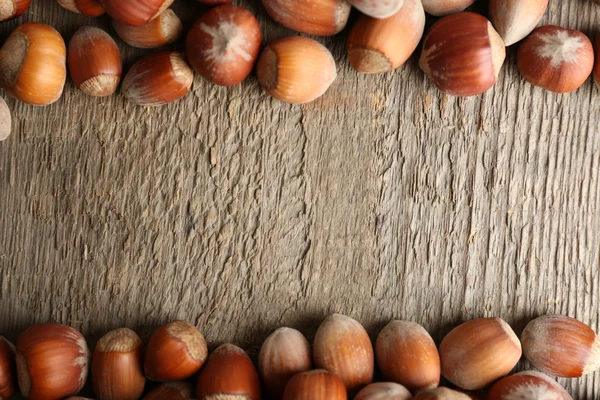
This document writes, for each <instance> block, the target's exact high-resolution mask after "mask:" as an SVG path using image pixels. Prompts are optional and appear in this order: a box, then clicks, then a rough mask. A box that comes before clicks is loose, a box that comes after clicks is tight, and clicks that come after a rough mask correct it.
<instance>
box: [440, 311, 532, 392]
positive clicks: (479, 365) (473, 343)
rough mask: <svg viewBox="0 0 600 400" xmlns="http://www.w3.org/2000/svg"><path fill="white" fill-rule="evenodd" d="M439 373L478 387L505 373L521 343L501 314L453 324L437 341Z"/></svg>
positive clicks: (466, 386)
mask: <svg viewBox="0 0 600 400" xmlns="http://www.w3.org/2000/svg"><path fill="white" fill-rule="evenodd" d="M440 358H441V361H442V375H443V376H444V377H445V378H446V379H448V380H449V381H450V382H452V383H453V384H455V385H456V386H458V387H460V388H463V389H467V390H477V389H481V388H483V387H485V386H487V385H489V384H491V383H492V382H494V381H495V380H497V379H498V378H501V377H503V376H505V375H506V374H508V373H509V372H510V371H511V370H512V369H513V368H514V366H515V365H517V362H518V361H519V358H521V343H520V342H519V338H518V337H517V335H515V333H514V332H513V330H512V329H511V327H510V326H509V325H508V324H507V323H506V322H504V321H503V320H502V319H500V318H480V319H475V320H472V321H468V322H465V323H464V324H462V325H459V326H457V327H456V328H454V329H453V330H452V331H451V332H450V333H449V334H448V335H447V336H446V337H445V338H444V340H442V343H441V345H440Z"/></svg>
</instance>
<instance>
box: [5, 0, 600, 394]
mask: <svg viewBox="0 0 600 400" xmlns="http://www.w3.org/2000/svg"><path fill="white" fill-rule="evenodd" d="M192 3H193V2H185V1H178V2H176V4H175V6H174V9H175V11H176V12H177V13H178V14H179V15H181V16H183V20H184V24H185V26H186V28H189V27H190V26H191V24H192V23H193V21H194V19H195V18H196V17H197V16H198V15H200V14H201V12H202V11H203V8H202V7H200V6H198V5H196V4H192ZM241 4H242V5H243V6H245V7H246V8H248V9H250V10H251V11H252V12H254V13H255V14H256V15H258V17H259V20H260V23H261V27H262V28H263V30H264V36H265V40H270V39H273V38H276V37H280V36H283V35H288V34H291V31H289V30H286V29H283V28H279V27H276V25H275V24H274V23H273V22H272V21H271V20H269V19H268V17H267V16H266V13H265V12H264V10H263V8H262V6H261V5H260V3H259V2H258V1H252V2H251V1H242V2H241ZM353 18H354V17H353ZM24 21H43V22H47V23H49V24H51V25H53V26H55V27H56V28H57V29H58V30H59V31H60V32H61V33H62V34H63V35H64V36H65V38H67V39H69V38H70V37H71V35H72V34H73V33H74V32H75V30H76V29H77V27H79V26H81V25H83V24H93V25H97V26H100V27H104V28H105V29H107V30H109V31H110V32H111V33H113V34H114V31H113V30H112V29H111V27H110V21H109V20H108V19H107V18H106V17H103V18H100V19H97V20H92V19H89V18H86V17H83V16H79V15H76V14H72V13H69V12H67V11H65V10H62V9H60V8H59V7H58V6H57V5H56V4H54V2H53V1H35V2H34V3H33V4H32V7H31V9H30V11H29V12H28V13H27V14H26V15H25V16H23V17H21V18H19V19H18V20H16V21H11V22H6V23H3V24H1V25H0V36H1V37H2V39H5V38H6V37H7V36H8V34H9V33H10V31H11V30H12V29H14V28H15V27H16V26H17V25H18V24H20V23H22V22H24ZM543 23H545V24H549V23H552V24H559V25H562V26H566V27H570V28H577V29H580V30H582V31H584V32H585V33H587V34H589V35H590V36H591V35H593V34H595V33H597V31H598V28H599V26H600V7H598V6H595V5H594V4H593V3H592V2H591V1H584V0H568V1H562V2H561V1H551V4H550V8H549V10H548V12H547V13H546V15H545V17H544V19H543ZM347 33H348V29H346V31H344V32H342V34H341V35H339V36H338V37H335V38H319V39H318V40H319V41H320V42H321V43H323V44H325V45H326V46H327V47H328V48H330V49H331V50H332V52H333V54H334V56H335V58H336V61H337V62H338V66H339V77H338V79H337V81H336V82H335V83H334V85H333V86H332V87H331V89H330V90H329V91H328V93H327V94H326V95H325V96H324V97H323V98H321V99H320V100H318V101H316V102H314V103H312V104H308V105H304V106H290V105H286V104H283V103H281V102H278V101H276V100H274V99H272V98H269V97H268V96H266V95H265V94H263V93H262V92H261V90H260V88H259V87H258V84H257V82H256V79H255V78H254V77H251V78H250V79H248V80H247V81H246V82H245V83H243V84H242V85H241V86H238V87H234V88H229V89H225V88H218V87H215V86H212V85H210V84H208V83H207V82H206V81H204V80H203V79H201V78H200V77H196V81H195V83H194V88H193V92H192V93H190V94H189V95H188V96H187V97H186V98H185V99H184V100H183V101H180V102H177V103H175V104H170V105H168V106H165V107H162V108H154V109H150V108H140V107H137V106H134V105H133V104H131V103H128V102H127V101H126V100H125V99H124V98H123V97H122V96H121V95H117V96H114V97H111V98H106V99H91V98H87V97H85V96H84V95H83V94H82V93H80V92H77V91H76V90H75V89H74V87H73V85H72V83H70V82H69V83H68V84H67V88H66V91H65V94H64V96H63V98H62V99H61V100H60V101H59V102H58V103H56V104H54V105H52V106H49V107H46V108H36V107H32V106H28V105H25V104H22V103H18V102H16V101H14V100H8V103H9V106H10V108H11V109H12V110H13V118H14V132H13V135H12V136H11V137H10V138H9V139H8V140H7V141H4V142H2V143H0V271H1V273H0V288H1V289H0V290H1V291H0V304H1V308H0V309H1V310H2V313H0V329H1V332H0V333H2V334H5V335H6V336H7V337H8V338H10V339H15V338H16V336H17V334H18V333H19V332H20V331H22V330H23V329H24V328H25V327H27V326H29V325H31V324H34V323H38V322H45V321H56V322H62V323H66V324H69V325H72V326H74V327H76V328H78V329H81V330H82V331H83V332H84V334H85V335H87V337H89V338H90V343H91V344H92V345H93V343H95V340H96V339H97V338H99V337H100V336H101V335H102V334H104V333H105V332H106V331H107V330H109V329H111V328H116V327H121V326H128V327H132V328H134V329H136V330H137V331H138V332H139V333H140V334H142V335H143V336H145V337H147V336H148V334H149V333H150V332H151V331H152V330H153V329H154V327H156V325H159V324H161V323H162V322H165V321H167V320H169V319H174V318H181V319H186V320H188V321H191V322H193V323H195V324H197V326H199V327H200V328H201V330H202V331H203V332H204V333H205V335H206V337H207V340H208V341H209V343H210V344H211V346H215V345H217V344H219V343H223V342H234V343H236V344H239V345H241V346H243V347H245V348H246V349H247V350H249V351H250V352H251V353H253V354H255V353H256V350H257V349H258V346H260V344H261V342H262V340H263V339H264V338H265V337H266V336H267V335H268V334H269V333H270V332H271V331H272V330H273V329H274V328H276V327H278V326H282V325H288V326H292V327H296V328H299V329H301V330H302V331H303V332H304V333H305V334H307V335H308V336H309V338H312V335H313V334H314V331H315V329H316V327H317V326H318V324H319V323H320V321H321V320H322V319H323V318H324V316H325V315H327V314H328V313H330V312H332V311H336V312H341V313H344V314H348V315H350V316H352V317H354V318H356V319H358V320H359V321H361V322H362V323H364V324H365V326H366V327H367V329H368V330H369V332H370V333H371V334H372V335H373V337H375V335H376V334H377V333H378V331H379V329H380V328H381V327H382V326H383V325H384V324H385V323H387V322H388V321H389V320H390V319H392V318H398V319H409V320H415V321H419V322H421V323H422V324H423V325H424V326H425V327H426V328H427V329H428V330H429V331H430V332H431V333H432V334H433V336H434V338H435V339H436V340H437V341H438V342H439V340H441V338H442V337H443V336H444V335H445V334H446V333H447V332H448V331H449V330H450V329H451V328H452V327H454V326H455V325H456V324H458V323H459V322H461V321H464V320H467V319H470V318H475V317H482V316H500V317H502V318H504V319H506V320H507V321H508V322H509V323H511V324H512V326H513V327H514V328H515V329H516V331H517V332H518V333H520V331H521V330H522V328H523V327H524V325H525V324H526V322H527V321H528V320H529V319H531V318H533V317H535V316H538V315H541V314H546V313H559V314H565V315H569V316H572V317H576V318H578V319H580V320H582V321H584V322H586V323H588V324H590V326H591V327H592V328H594V329H595V330H596V331H600V321H599V303H600V185H599V182H598V181H599V171H600V129H599V123H600V119H599V117H598V116H599V115H600V114H599V111H600V95H599V94H600V92H599V90H598V89H597V88H595V87H594V86H593V84H592V82H591V80H590V81H588V82H587V83H586V84H585V86H584V87H583V88H581V89H579V90H578V91H576V92H574V93H572V94H568V95H563V96H560V95H555V94H551V93H547V92H544V91H543V90H541V89H538V88H534V87H532V86H531V85H529V84H528V83H526V82H525V81H524V80H523V79H522V78H521V77H520V76H519V73H518V71H517V68H516V60H515V54H516V49H515V48H514V47H512V48H510V49H509V51H508V59H507V62H506V64H505V66H504V68H503V70H502V72H501V75H500V80H499V82H498V84H497V85H496V87H495V88H494V89H493V90H491V91H489V92H487V93H486V94H484V95H482V96H479V97H474V98H468V99H458V98H453V97H449V96H445V95H442V94H441V93H440V92H438V91H437V89H435V88H434V87H433V86H432V85H431V84H430V82H429V81H428V80H427V79H426V77H425V76H424V74H423V73H422V72H421V71H420V70H419V69H418V66H417V63H416V59H417V57H416V56H413V58H412V59H411V60H410V61H409V62H408V63H407V65H405V66H404V67H401V68H399V69H398V70H397V71H395V72H393V73H390V74H386V75H381V76H365V75H358V74H357V73H355V72H354V71H353V70H352V69H351V68H350V66H349V63H348V61H347V60H346V58H345V49H344V38H345V37H346V36H347ZM119 45H120V46H121V49H122V50H123V54H124V57H125V59H126V66H127V67H129V66H131V64H132V63H133V62H134V61H135V60H136V59H138V58H139V57H140V56H141V55H142V54H146V53H147V52H144V51H140V50H134V49H132V48H129V47H127V46H126V45H125V44H123V43H122V42H119ZM175 48H179V49H181V48H182V43H181V42H180V43H179V44H178V45H177V46H175ZM2 95H3V96H4V95H5V94H4V93H2ZM4 97H6V96H4ZM526 366H527V365H526V364H525V363H524V364H523V365H522V367H526ZM561 383H563V384H565V385H566V387H567V388H568V389H569V390H570V391H571V393H573V396H574V398H577V399H597V398H600V374H598V373H596V374H593V375H590V376H587V377H584V378H582V379H578V380H568V381H567V380H561Z"/></svg>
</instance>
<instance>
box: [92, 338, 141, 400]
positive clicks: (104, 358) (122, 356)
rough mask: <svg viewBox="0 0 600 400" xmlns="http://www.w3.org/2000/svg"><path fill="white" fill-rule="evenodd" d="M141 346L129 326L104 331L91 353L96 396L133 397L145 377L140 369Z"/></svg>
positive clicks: (137, 395)
mask: <svg viewBox="0 0 600 400" xmlns="http://www.w3.org/2000/svg"><path fill="white" fill-rule="evenodd" d="M143 355H144V346H143V345H142V340H141V339H140V337H139V336H138V335H136V334H135V332H133V331H132V330H131V329H127V328H119V329H115V330H113V331H110V332H108V333H107V334H106V335H104V336H103V337H102V338H101V339H100V340H99V341H98V343H97V344H96V348H95V349H94V355H93V356H92V386H93V387H94V393H96V396H98V398H99V399H100V400H137V399H139V398H140V397H142V393H143V391H144V384H145V383H146V379H145V377H144V372H143V371H142V359H143Z"/></svg>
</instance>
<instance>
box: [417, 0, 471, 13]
mask: <svg viewBox="0 0 600 400" xmlns="http://www.w3.org/2000/svg"><path fill="white" fill-rule="evenodd" d="M474 2H475V0H423V8H424V9H425V12H427V13H428V14H431V15H434V16H436V17H441V16H443V15H449V14H455V13H457V12H460V11H462V10H464V9H465V8H467V7H469V6H470V5H471V4H473V3H474Z"/></svg>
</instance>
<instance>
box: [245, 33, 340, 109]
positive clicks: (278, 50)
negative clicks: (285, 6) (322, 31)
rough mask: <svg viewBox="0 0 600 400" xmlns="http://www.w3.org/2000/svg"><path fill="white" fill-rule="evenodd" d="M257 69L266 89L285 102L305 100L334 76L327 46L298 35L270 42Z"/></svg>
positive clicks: (321, 91) (316, 94)
mask: <svg viewBox="0 0 600 400" xmlns="http://www.w3.org/2000/svg"><path fill="white" fill-rule="evenodd" d="M256 73H257V75H258V82H259V83H260V86H261V87H262V88H263V89H264V90H265V91H266V92H267V93H269V94H270V95H271V96H273V97H275V98H277V99H279V100H282V101H286V102H288V103H308V102H311V101H313V100H315V99H317V98H319V97H321V96H322V95H323V94H324V93H325V92H326V91H327V89H328V88H329V86H331V84H332V83H333V81H334V80H335V78H336V76H337V70H336V66H335V61H334V59H333V56H332V55H331V53H330V52H329V50H327V48H325V46H323V45H321V44H320V43H318V42H316V41H314V40H312V39H309V38H305V37H301V36H289V37H285V38H281V39H276V40H274V41H272V42H271V43H269V44H268V45H267V47H265V49H264V50H263V52H262V54H261V55H260V58H259V59H258V63H257V65H256Z"/></svg>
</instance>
